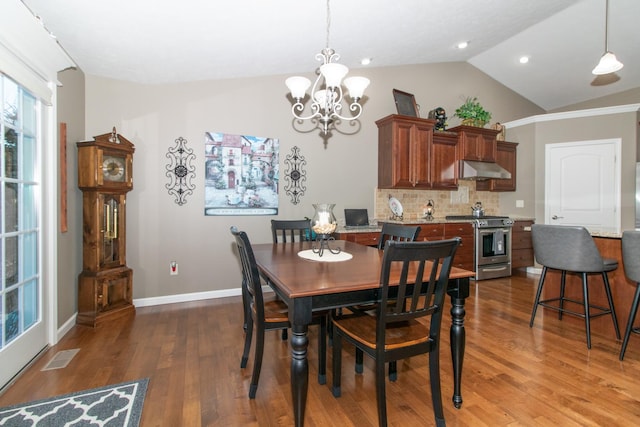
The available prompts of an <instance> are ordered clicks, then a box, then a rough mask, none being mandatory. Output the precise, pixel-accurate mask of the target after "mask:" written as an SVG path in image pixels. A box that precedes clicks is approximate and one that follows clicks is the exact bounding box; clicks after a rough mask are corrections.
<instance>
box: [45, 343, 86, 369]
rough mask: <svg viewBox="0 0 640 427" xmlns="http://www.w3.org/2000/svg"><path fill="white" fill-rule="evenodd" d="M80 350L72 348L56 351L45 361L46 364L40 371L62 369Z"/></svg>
mask: <svg viewBox="0 0 640 427" xmlns="http://www.w3.org/2000/svg"><path fill="white" fill-rule="evenodd" d="M79 351H80V349H79V348H74V349H72V350H62V351H59V352H57V353H56V355H55V356H53V359H51V360H50V361H49V363H47V365H46V366H45V367H44V368H42V369H41V370H42V371H50V370H52V369H62V368H66V367H67V365H68V364H69V362H71V359H73V357H74V356H75V355H76V354H77V353H78V352H79Z"/></svg>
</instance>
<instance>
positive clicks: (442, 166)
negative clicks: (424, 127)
mask: <svg viewBox="0 0 640 427" xmlns="http://www.w3.org/2000/svg"><path fill="white" fill-rule="evenodd" d="M458 149H459V144H458V135H457V134H456V133H455V132H447V131H436V132H434V133H433V145H432V147H431V151H430V154H429V163H430V164H429V166H430V169H431V170H430V176H431V188H433V189H442V190H457V189H458V168H459V163H460V162H458V159H459V158H460V154H459V152H458Z"/></svg>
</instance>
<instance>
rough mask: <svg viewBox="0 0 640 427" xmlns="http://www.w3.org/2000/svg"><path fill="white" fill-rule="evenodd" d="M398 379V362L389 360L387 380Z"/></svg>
mask: <svg viewBox="0 0 640 427" xmlns="http://www.w3.org/2000/svg"><path fill="white" fill-rule="evenodd" d="M397 379H398V362H397V361H395V360H394V361H393V362H389V381H396V380H397Z"/></svg>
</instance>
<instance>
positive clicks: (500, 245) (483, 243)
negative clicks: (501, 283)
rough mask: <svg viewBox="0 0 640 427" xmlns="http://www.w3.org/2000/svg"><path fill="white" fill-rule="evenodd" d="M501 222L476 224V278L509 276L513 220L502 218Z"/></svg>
mask: <svg viewBox="0 0 640 427" xmlns="http://www.w3.org/2000/svg"><path fill="white" fill-rule="evenodd" d="M496 221H498V220H496ZM492 222H493V220H492ZM501 222H502V224H495V223H494V224H492V225H489V224H486V225H484V226H480V225H476V254H475V262H476V280H483V279H495V278H497V277H505V276H511V230H512V227H513V221H512V220H510V219H503V220H501Z"/></svg>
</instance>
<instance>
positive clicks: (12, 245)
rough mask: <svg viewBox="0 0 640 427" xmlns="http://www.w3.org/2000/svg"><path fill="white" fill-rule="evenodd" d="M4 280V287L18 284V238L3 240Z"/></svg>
mask: <svg viewBox="0 0 640 427" xmlns="http://www.w3.org/2000/svg"><path fill="white" fill-rule="evenodd" d="M4 241H5V247H4V253H5V257H4V280H5V287H9V286H11V285H15V284H16V283H18V237H17V236H12V237H7V238H5V240H4Z"/></svg>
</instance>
